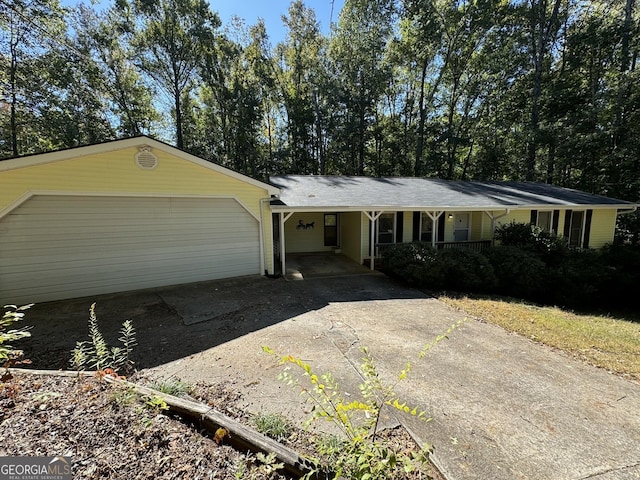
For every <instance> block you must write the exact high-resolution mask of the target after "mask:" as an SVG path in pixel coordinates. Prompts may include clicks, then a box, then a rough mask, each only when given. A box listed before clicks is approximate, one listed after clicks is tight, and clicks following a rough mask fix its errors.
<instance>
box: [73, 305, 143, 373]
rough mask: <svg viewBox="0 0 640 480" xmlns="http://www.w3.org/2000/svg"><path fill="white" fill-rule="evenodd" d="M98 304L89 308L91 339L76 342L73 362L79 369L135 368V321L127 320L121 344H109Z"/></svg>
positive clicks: (124, 370)
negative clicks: (104, 333) (105, 336)
mask: <svg viewBox="0 0 640 480" xmlns="http://www.w3.org/2000/svg"><path fill="white" fill-rule="evenodd" d="M95 307H96V304H95V303H94V304H92V305H91V308H90V309H89V340H86V341H82V342H81V341H79V342H76V346H75V348H74V349H73V350H72V358H71V364H72V365H73V367H74V368H75V369H77V370H83V369H87V368H92V369H95V370H104V369H106V368H110V369H112V370H113V371H114V372H120V371H123V372H128V371H130V370H132V369H133V365H134V364H133V360H132V359H131V353H132V352H133V349H134V348H135V346H136V345H137V342H136V332H135V329H134V328H133V322H131V320H126V321H125V322H123V323H122V327H121V329H120V337H119V338H118V340H119V341H120V345H121V346H116V347H112V346H110V345H108V344H107V342H106V340H105V339H104V336H103V335H102V332H101V331H100V328H99V327H98V319H97V317H96V313H95Z"/></svg>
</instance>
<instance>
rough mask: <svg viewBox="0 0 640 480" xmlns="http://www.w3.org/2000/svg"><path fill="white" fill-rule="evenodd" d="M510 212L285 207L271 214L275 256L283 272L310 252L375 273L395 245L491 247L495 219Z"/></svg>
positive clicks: (280, 271)
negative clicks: (336, 257)
mask: <svg viewBox="0 0 640 480" xmlns="http://www.w3.org/2000/svg"><path fill="white" fill-rule="evenodd" d="M274 210H276V209H274ZM506 213H508V211H502V212H495V211H468V210H467V211H462V210H457V211H456V210H452V211H445V210H417V209H411V210H400V211H390V210H365V209H351V210H344V209H342V210H339V211H331V210H328V209H323V210H319V209H313V210H311V209H307V210H304V209H286V210H285V209H284V208H283V209H281V211H278V212H276V213H274V214H273V215H274V218H273V224H274V227H276V226H277V228H274V242H273V243H274V255H275V257H276V263H277V264H278V265H279V267H280V268H279V272H278V273H282V274H287V272H289V270H291V269H292V267H291V265H290V264H289V262H290V261H291V259H292V258H294V257H292V255H303V254H304V255H309V254H312V253H324V254H329V253H330V254H333V255H342V256H344V257H345V258H346V259H350V260H351V261H353V262H355V263H356V264H357V265H359V266H360V265H365V264H366V265H367V267H368V268H369V269H370V270H375V267H376V262H377V261H378V260H379V259H380V258H381V257H382V256H383V254H384V251H385V249H387V248H389V246H391V245H396V244H402V243H411V242H415V241H423V242H430V243H431V244H432V245H433V247H434V248H468V249H472V250H476V251H479V250H482V249H484V248H487V247H489V246H491V245H492V243H493V233H494V230H495V226H496V220H497V219H499V218H501V217H502V216H504V215H506ZM294 270H295V269H294Z"/></svg>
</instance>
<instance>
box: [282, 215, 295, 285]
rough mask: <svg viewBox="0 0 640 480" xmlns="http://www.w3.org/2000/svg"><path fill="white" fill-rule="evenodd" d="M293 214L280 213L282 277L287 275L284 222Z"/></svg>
mask: <svg viewBox="0 0 640 480" xmlns="http://www.w3.org/2000/svg"><path fill="white" fill-rule="evenodd" d="M292 215H293V212H281V213H280V268H282V276H285V275H286V274H287V264H286V263H287V262H286V258H287V254H286V253H285V252H286V249H285V245H284V222H286V221H287V220H289V219H290V218H291V216H292Z"/></svg>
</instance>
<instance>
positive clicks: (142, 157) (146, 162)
mask: <svg viewBox="0 0 640 480" xmlns="http://www.w3.org/2000/svg"><path fill="white" fill-rule="evenodd" d="M139 150H140V151H139V152H138V153H136V165H138V166H139V167H140V168H144V169H145V170H153V169H154V168H156V167H157V166H158V157H156V156H155V155H154V154H153V153H152V152H151V147H148V146H146V145H144V146H142V147H140V148H139Z"/></svg>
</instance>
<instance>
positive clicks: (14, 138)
mask: <svg viewBox="0 0 640 480" xmlns="http://www.w3.org/2000/svg"><path fill="white" fill-rule="evenodd" d="M10 51H11V67H10V70H9V83H10V85H11V87H10V88H11V110H10V119H9V129H10V130H11V154H12V155H13V156H14V157H17V156H18V154H19V152H18V122H17V118H16V116H17V111H16V105H17V104H18V97H17V85H16V71H17V69H18V52H17V42H14V41H13V32H12V38H11V43H10Z"/></svg>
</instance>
